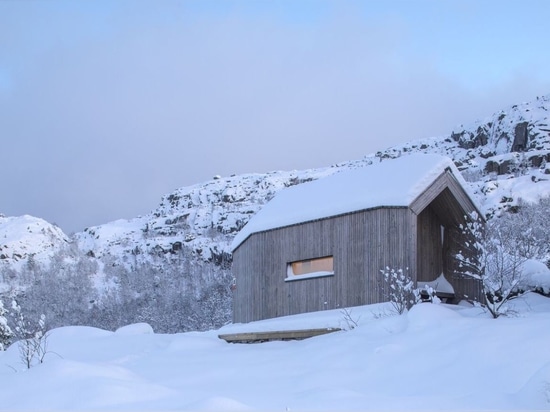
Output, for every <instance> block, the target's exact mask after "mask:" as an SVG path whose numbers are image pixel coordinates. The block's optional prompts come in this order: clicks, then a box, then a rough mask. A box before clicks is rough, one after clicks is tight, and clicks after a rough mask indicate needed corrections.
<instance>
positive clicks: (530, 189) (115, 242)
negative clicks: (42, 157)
mask: <svg viewBox="0 0 550 412" xmlns="http://www.w3.org/2000/svg"><path fill="white" fill-rule="evenodd" d="M549 109H550V95H548V96H543V97H538V98H536V99H535V100H534V101H531V102H526V103H522V104H518V105H514V106H512V107H509V108H507V109H505V110H501V111H499V112H498V113H495V114H493V115H492V116H489V117H487V118H485V119H483V120H479V121H476V122H474V123H473V124H471V125H470V126H463V125H461V126H459V127H458V128H456V129H455V130H454V131H453V132H452V133H450V134H449V135H446V136H441V137H432V138H425V139H419V140H414V141H411V142H408V143H405V144H403V145H399V146H395V147H392V148H389V149H387V150H385V151H381V152H378V153H374V154H370V155H367V156H365V157H363V158H361V159H358V160H354V161H348V162H342V163H339V164H335V165H332V166H330V167H326V168H319V169H311V170H302V171H273V172H269V173H251V174H244V175H238V176H229V177H215V178H214V179H212V180H210V181H207V182H204V183H200V184H196V185H193V186H189V187H183V188H180V189H177V190H175V191H174V192H172V193H170V194H167V195H165V196H163V197H162V199H161V202H160V204H159V206H158V207H157V208H156V209H154V210H153V211H151V212H150V213H148V214H147V215H144V216H139V217H136V218H134V219H129V220H118V221H115V222H111V223H106V224H104V225H100V226H96V227H91V228H87V229H86V230H84V231H83V232H80V233H77V234H76V235H75V236H74V238H73V239H72V240H73V241H74V243H75V244H76V245H77V246H78V248H79V249H80V250H81V252H82V253H84V254H87V255H88V256H91V257H96V258H97V259H99V260H100V261H106V260H109V262H110V263H115V264H122V265H125V266H126V267H128V268H132V267H137V266H139V265H140V264H142V263H145V262H151V261H152V260H155V261H156V262H157V263H158V262H162V260H163V259H166V260H171V259H174V258H175V257H176V256H177V255H178V254H181V253H182V252H185V253H187V254H188V257H189V258H190V259H198V260H201V261H204V262H210V263H212V264H214V265H218V266H225V267H229V264H230V261H231V254H230V253H231V242H232V240H233V238H234V237H235V235H236V234H237V233H238V232H239V230H240V229H241V228H242V227H243V226H244V225H245V224H246V223H247V222H248V220H249V219H250V218H251V217H252V216H253V215H255V214H256V213H257V212H258V211H259V210H260V209H261V208H262V206H263V205H264V204H265V203H266V202H267V201H269V200H270V199H272V198H273V197H274V196H275V194H276V193H277V192H279V191H280V190H281V189H284V188H286V187H289V186H294V185H297V184H300V183H305V182H309V181H312V180H316V179H320V178H323V177H327V176H330V175H332V174H334V173H336V172H339V171H345V170H351V169H358V168H364V167H370V166H371V165H378V164H380V162H381V161H382V164H383V163H384V162H383V160H384V159H388V158H397V157H400V156H402V155H405V154H411V153H433V154H439V155H443V156H447V157H449V158H451V159H452V160H453V161H454V163H455V165H456V167H457V168H458V170H460V172H461V173H462V175H463V177H464V178H465V180H466V181H467V185H466V186H467V188H468V189H469V191H470V193H472V196H473V200H474V201H477V203H478V204H479V205H480V208H481V211H482V212H483V213H484V214H486V215H488V216H492V215H495V214H498V213H501V212H502V211H503V210H506V209H508V208H510V207H513V206H515V205H516V204H517V202H518V200H519V199H520V198H523V199H524V200H527V201H536V200H537V199H538V198H540V197H541V196H547V195H549V194H550V166H549V167H547V166H546V165H547V161H548V160H550V126H548V125H549V120H548V111H549ZM512 149H515V150H517V151H515V152H514V151H512ZM6 219H7V218H3V220H2V222H6ZM8 219H23V220H25V219H28V218H27V217H21V218H8ZM3 227H4V229H3V230H4V231H6V230H7V231H8V232H9V233H11V232H12V231H14V232H21V231H23V232H25V231H26V227H25V224H24V223H22V224H21V225H19V226H17V227H16V226H14V225H11V226H10V229H6V228H7V226H3ZM45 231H46V232H48V230H47V229H45ZM4 233H5V234H6V233H7V232H4ZM25 233H26V234H25V236H27V235H28V236H31V235H32V236H34V235H36V236H38V238H40V236H44V235H43V234H41V233H39V231H33V233H32V234H31V233H30V232H25ZM52 233H54V235H52V236H49V237H44V238H43V239H48V241H46V240H44V241H39V240H34V241H32V242H31V241H30V240H29V241H28V243H26V245H25V247H26V249H25V253H22V254H21V253H17V254H19V255H20V256H21V257H20V258H19V257H18V256H15V257H16V258H17V260H15V259H14V258H13V256H14V255H13V253H9V256H10V258H9V259H4V266H6V263H8V264H10V265H11V264H13V263H17V262H21V261H22V260H24V259H25V256H28V255H29V254H30V253H35V254H36V255H40V254H41V253H42V251H44V250H51V249H48V248H51V246H48V245H51V243H53V244H57V243H59V244H63V243H65V242H66V240H67V237H66V236H65V235H63V234H61V233H59V230H58V229H57V228H55V230H54V229H52ZM6 236H11V235H7V234H6ZM32 236H31V237H32ZM29 239H30V238H29ZM3 244H6V242H4V243H2V238H1V237H0V245H3ZM2 253H4V254H5V253H6V252H5V251H4V252H2V251H1V250H0V254H2ZM158 264H162V263H158ZM16 267H17V266H16Z"/></svg>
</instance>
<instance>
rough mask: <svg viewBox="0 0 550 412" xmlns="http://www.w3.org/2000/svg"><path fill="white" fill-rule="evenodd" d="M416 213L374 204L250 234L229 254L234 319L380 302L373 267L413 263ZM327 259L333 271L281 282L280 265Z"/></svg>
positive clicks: (282, 270)
mask: <svg viewBox="0 0 550 412" xmlns="http://www.w3.org/2000/svg"><path fill="white" fill-rule="evenodd" d="M415 227H416V216H415V215H414V214H413V213H412V212H411V211H410V210H409V209H408V208H378V209H371V210H365V211H361V212H357V213H350V214H346V215H341V216H336V217H332V218H327V219H322V220H318V221H314V222H308V223H302V224H299V225H294V226H289V227H285V228H280V229H275V230H270V231H266V232H260V233H255V234H252V235H251V236H250V237H249V238H248V239H247V240H246V241H245V242H243V243H242V244H241V245H240V246H239V247H238V248H237V249H236V250H235V251H234V253H233V272H234V274H235V277H236V279H237V287H236V290H235V292H234V299H233V321H234V322H250V321H253V320H259V319H266V318H272V317H277V316H285V315H291V314H296V313H303V312H311V311H318V310H324V309H336V308H340V307H350V306H357V305H364V304H369V303H377V302H382V301H384V296H383V293H382V288H383V287H384V283H383V280H382V277H381V273H380V270H381V269H383V268H384V267H385V266H390V267H394V268H415V267H416V256H415V253H413V252H414V251H415V250H416V248H415V243H416V234H415V232H414V230H415ZM322 256H333V257H334V275H333V276H329V277H320V278H312V279H302V280H294V281H287V282H285V278H286V276H287V264H288V263H290V262H293V261H297V260H304V259H311V258H315V257H322Z"/></svg>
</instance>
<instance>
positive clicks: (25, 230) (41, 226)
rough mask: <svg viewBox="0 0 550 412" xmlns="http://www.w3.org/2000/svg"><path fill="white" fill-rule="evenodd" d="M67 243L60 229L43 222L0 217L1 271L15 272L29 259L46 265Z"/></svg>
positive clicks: (29, 218)
mask: <svg viewBox="0 0 550 412" xmlns="http://www.w3.org/2000/svg"><path fill="white" fill-rule="evenodd" d="M69 242H70V240H69V238H68V237H67V235H65V234H64V233H63V231H62V230H61V229H60V228H59V227H57V226H55V225H52V224H50V223H48V222H46V221H45V220H43V219H39V218H37V217H33V216H28V215H24V216H19V217H6V216H4V215H2V214H0V268H6V267H9V268H11V269H13V270H15V271H17V270H19V269H21V267H22V266H23V265H25V264H26V263H27V262H28V261H29V259H31V260H34V261H35V262H37V263H41V264H43V265H47V264H48V263H49V261H50V259H51V258H52V256H53V254H54V253H55V252H56V251H58V250H59V249H60V248H61V247H64V246H65V245H67V244H68V243H69Z"/></svg>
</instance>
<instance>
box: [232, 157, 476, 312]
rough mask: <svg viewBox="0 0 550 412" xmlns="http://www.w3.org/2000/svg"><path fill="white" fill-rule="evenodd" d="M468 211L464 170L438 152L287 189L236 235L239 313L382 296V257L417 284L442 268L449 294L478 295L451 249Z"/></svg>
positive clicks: (459, 241) (340, 304) (459, 240)
mask: <svg viewBox="0 0 550 412" xmlns="http://www.w3.org/2000/svg"><path fill="white" fill-rule="evenodd" d="M472 211H478V208H477V207H476V205H475V203H474V201H473V200H472V197H471V196H470V195H469V194H468V193H467V191H466V189H465V182H464V180H463V179H462V176H461V175H460V172H459V171H458V170H457V168H456V167H455V165H454V164H453V162H452V161H451V160H450V159H449V158H446V157H442V156H438V155H420V154H415V155H408V156H402V157H399V158H397V159H388V160H383V161H381V162H380V163H376V164H373V165H369V166H365V167H360V168H357V169H353V170H348V171H342V172H338V173H335V174H333V175H331V176H328V177H325V178H322V179H319V180H316V181H312V182H307V183H303V184H300V185H297V186H292V187H289V188H287V189H284V190H282V191H280V192H279V193H277V195H276V196H275V197H274V198H273V199H272V200H271V201H270V202H268V203H267V204H266V205H264V207H263V208H262V209H261V210H260V211H259V212H258V213H257V214H256V215H255V216H253V217H252V219H251V220H250V221H249V222H248V223H247V225H246V226H244V227H243V229H242V230H241V231H240V232H239V233H238V234H237V236H236V237H235V239H234V241H233V243H232V250H233V273H234V276H235V278H236V284H235V287H234V292H233V293H234V296H233V321H234V322H235V323H237V322H239V323H240V322H250V321H255V320H260V319H266V318H273V317H278V316H286V315H292V314H297V313H303V312H312V311H319V310H326V309H337V308H345V307H352V306H358V305H365V304H371V303H379V302H383V301H384V300H385V293H383V290H384V287H387V285H385V284H384V280H383V276H382V274H381V270H382V269H384V268H385V267H391V268H396V269H398V268H400V269H403V270H404V271H405V272H406V273H408V275H409V276H410V277H411V278H412V279H413V280H414V281H417V284H418V285H419V286H422V283H423V282H431V281H435V280H436V279H438V278H439V279H443V278H440V276H441V275H443V276H444V279H445V280H446V281H447V282H448V283H447V284H450V285H452V296H448V297H450V298H454V299H455V300H459V299H464V298H466V299H469V300H478V301H481V300H482V299H481V298H482V296H481V285H480V282H479V281H476V280H474V279H471V278H465V277H464V276H462V275H460V274H459V272H458V266H457V263H456V259H455V256H456V253H457V252H458V251H459V248H460V249H462V248H463V244H464V239H463V234H462V233H461V231H460V230H459V229H458V225H459V224H460V223H463V222H464V216H465V215H466V214H468V213H470V212H472ZM478 213H479V211H478ZM480 216H481V213H480ZM446 292H447V294H449V293H448V292H449V291H448V290H447V291H446Z"/></svg>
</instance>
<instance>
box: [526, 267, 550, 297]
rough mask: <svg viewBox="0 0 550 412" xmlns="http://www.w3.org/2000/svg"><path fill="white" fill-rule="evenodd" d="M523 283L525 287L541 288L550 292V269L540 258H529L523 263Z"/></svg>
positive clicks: (531, 288) (545, 291) (530, 288)
mask: <svg viewBox="0 0 550 412" xmlns="http://www.w3.org/2000/svg"><path fill="white" fill-rule="evenodd" d="M521 269H522V276H521V277H522V282H521V283H522V284H521V285H520V286H521V287H523V288H524V289H529V290H533V289H535V288H540V289H541V290H542V291H543V292H544V293H550V269H548V268H547V267H546V265H545V264H544V263H542V262H540V261H538V260H533V259H529V260H527V261H525V262H523V264H522V268H521Z"/></svg>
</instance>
